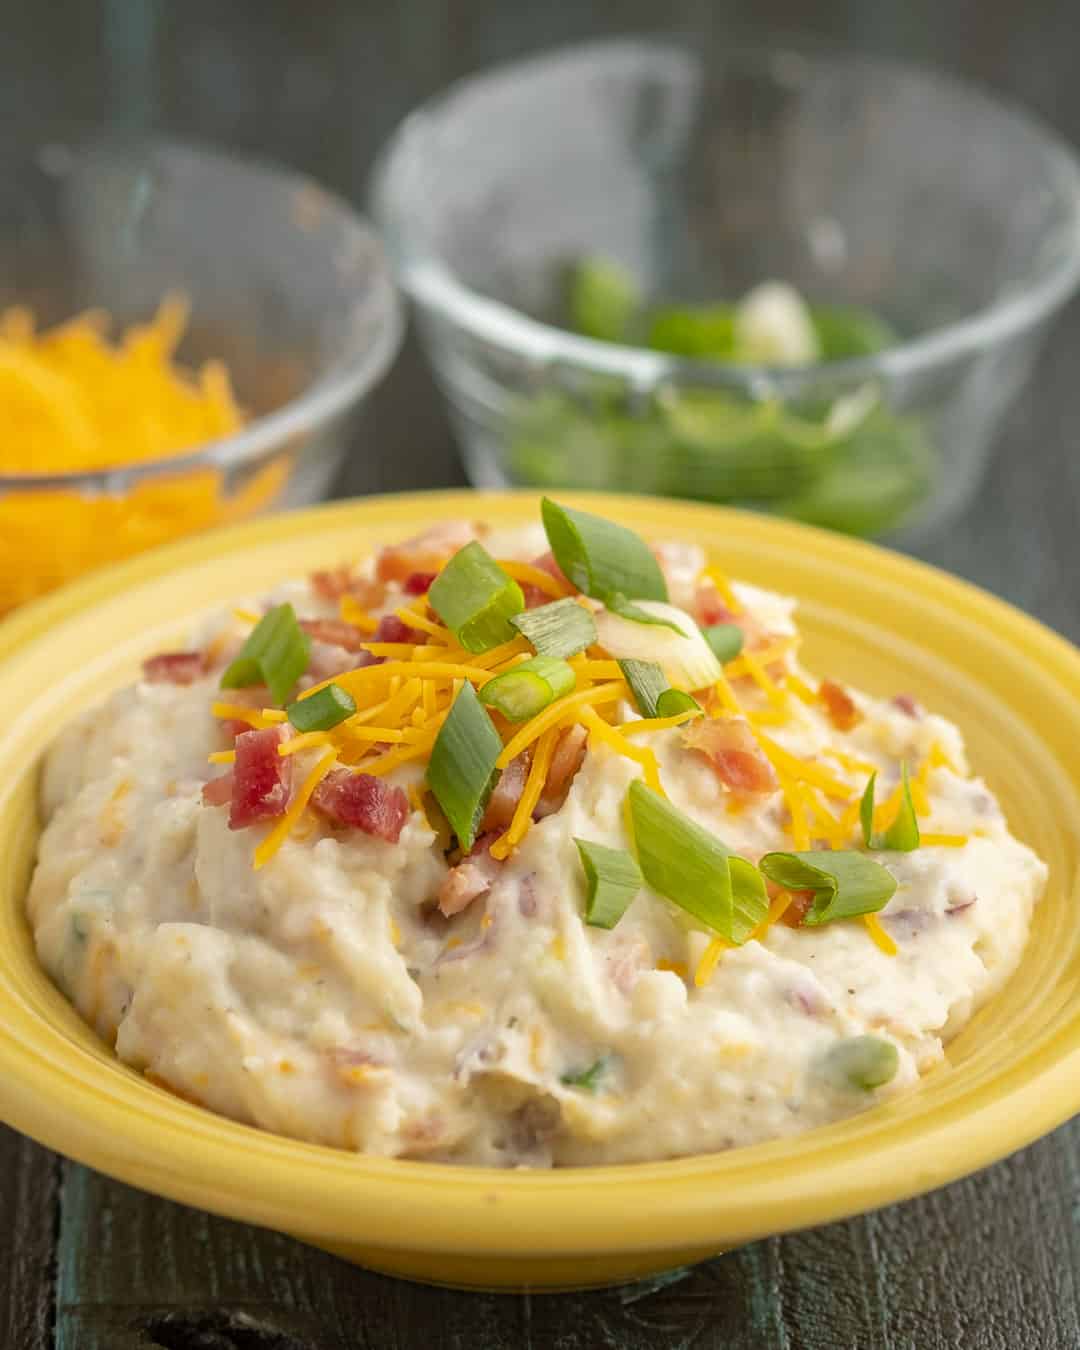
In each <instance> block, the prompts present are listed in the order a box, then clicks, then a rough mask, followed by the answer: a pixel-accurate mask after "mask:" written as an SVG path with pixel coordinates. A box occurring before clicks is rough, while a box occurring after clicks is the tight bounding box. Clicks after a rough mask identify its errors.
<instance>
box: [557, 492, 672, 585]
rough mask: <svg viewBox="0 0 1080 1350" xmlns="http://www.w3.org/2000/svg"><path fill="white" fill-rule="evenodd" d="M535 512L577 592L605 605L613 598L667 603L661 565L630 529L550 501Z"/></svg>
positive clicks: (665, 583)
mask: <svg viewBox="0 0 1080 1350" xmlns="http://www.w3.org/2000/svg"><path fill="white" fill-rule="evenodd" d="M540 510H541V515H542V516H543V520H544V530H545V531H546V533H547V537H548V543H549V544H550V545H551V551H552V553H554V555H555V561H556V562H557V563H558V564H559V566H560V567H561V568H562V571H563V574H564V575H565V576H566V577H568V578H569V579H570V581H571V582H572V583H573V584H574V585H575V586H576V587H577V588H578V590H579V591H584V593H585V594H586V595H591V596H593V597H594V598H595V599H597V600H602V601H603V602H604V603H605V604H607V602H608V600H609V598H610V597H612V596H615V595H619V596H628V597H629V598H630V599H631V600H666V599H667V582H665V580H664V574H663V572H661V570H660V564H659V563H658V562H657V561H656V559H655V558H654V557H653V555H652V552H651V550H650V549H649V546H648V544H646V542H645V540H644V539H642V538H641V537H640V535H636V534H635V533H634V532H633V530H628V529H626V527H625V526H623V525H616V524H615V523H614V521H610V520H604V519H603V517H602V516H594V515H591V514H590V513H589V512H588V511H573V510H571V509H570V507H568V506H559V505H558V504H557V503H556V502H553V501H552V500H551V499H550V498H549V497H545V498H544V499H543V502H542V503H541V507H540Z"/></svg>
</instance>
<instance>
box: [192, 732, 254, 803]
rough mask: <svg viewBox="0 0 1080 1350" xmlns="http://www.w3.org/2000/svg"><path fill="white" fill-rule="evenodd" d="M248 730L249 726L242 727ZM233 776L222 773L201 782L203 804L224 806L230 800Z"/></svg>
mask: <svg viewBox="0 0 1080 1350" xmlns="http://www.w3.org/2000/svg"><path fill="white" fill-rule="evenodd" d="M244 730H245V731H249V730H250V728H249V727H244ZM232 790H233V776H232V773H231V772H230V773H223V774H222V775H221V777H220V778H211V779H210V781H209V783H204V784H203V790H202V799H203V806H224V805H226V803H227V802H230V801H232Z"/></svg>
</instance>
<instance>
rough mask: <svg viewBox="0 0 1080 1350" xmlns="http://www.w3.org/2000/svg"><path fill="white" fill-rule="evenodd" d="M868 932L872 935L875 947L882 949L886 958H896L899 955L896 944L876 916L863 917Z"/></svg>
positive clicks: (867, 915)
mask: <svg viewBox="0 0 1080 1350" xmlns="http://www.w3.org/2000/svg"><path fill="white" fill-rule="evenodd" d="M862 918H863V924H864V926H865V928H866V931H867V932H868V933H869V934H870V937H871V939H872V940H873V942H874V944H875V946H877V947H880V948H881V950H882V951H883V952H884V953H885V955H886V956H895V955H896V953H897V950H898V948H897V946H896V943H895V942H894V941H893V940H892V938H891V937H890V936H889V934H888V933H886V931H885V929H884V928H882V926H881V922H880V920H879V919H878V916H877V915H876V914H864V915H863V916H862Z"/></svg>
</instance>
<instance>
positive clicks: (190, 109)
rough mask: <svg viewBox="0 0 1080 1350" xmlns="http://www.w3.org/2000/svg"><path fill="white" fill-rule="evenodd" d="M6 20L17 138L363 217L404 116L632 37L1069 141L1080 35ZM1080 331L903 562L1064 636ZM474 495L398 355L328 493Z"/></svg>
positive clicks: (954, 13) (424, 12)
mask: <svg viewBox="0 0 1080 1350" xmlns="http://www.w3.org/2000/svg"><path fill="white" fill-rule="evenodd" d="M5 10H6V12H5V14H4V22H3V27H4V42H3V48H2V50H0V73H2V76H3V78H2V79H0V116H2V118H3V125H4V126H5V128H7V133H8V135H9V137H15V136H17V135H19V134H20V132H21V131H22V129H24V128H39V127H46V126H50V125H52V124H54V123H56V122H58V121H59V122H66V121H68V120H75V121H79V122H88V123H91V124H96V123H102V122H104V123H107V124H110V125H113V126H116V127H120V128H123V129H125V130H131V131H150V132H164V133H166V134H169V135H175V136H178V137H180V138H183V139H190V140H192V141H195V142H198V143H203V144H206V145H210V146H216V147H225V148H229V149H232V150H235V151H239V152H242V153H245V154H251V155H255V156H259V157H265V158H269V159H271V160H275V161H277V162H279V163H281V164H284V165H288V166H293V167H294V168H296V169H298V170H301V171H303V172H304V173H306V174H310V175H311V176H312V177H313V178H314V179H316V180H317V181H318V182H320V183H321V184H323V185H324V186H325V187H327V188H329V189H330V190H331V191H334V192H336V193H339V194H341V196H343V197H344V198H345V199H346V200H348V201H350V202H352V203H353V204H356V205H361V206H362V205H363V204H364V202H365V198H366V194H367V189H368V185H369V176H370V172H371V169H372V165H373V162H374V159H375V156H376V153H377V151H378V150H379V149H380V148H381V147H382V146H383V145H384V144H385V142H386V141H387V139H388V137H389V136H390V135H391V133H392V132H393V131H394V129H395V128H396V127H397V125H398V124H399V123H400V121H401V119H402V118H403V117H404V116H405V115H406V113H408V112H409V111H410V110H411V109H413V108H415V107H416V106H417V105H418V104H419V103H421V102H422V101H423V100H425V99H426V98H428V97H430V96H431V95H432V94H434V93H436V92H438V91H440V90H442V89H443V88H445V87H446V86H447V85H448V84H449V83H450V82H451V81H453V80H455V79H458V78H460V77H462V76H465V75H469V74H471V73H474V72H477V71H480V70H482V69H484V68H485V67H488V66H490V65H492V64H494V63H498V62H504V61H507V60H511V59H515V58H519V57H522V56H525V55H529V54H533V53H536V52H539V51H542V50H544V49H546V48H550V47H552V46H557V45H565V44H569V43H575V42H580V41H584V40H589V39H595V38H599V37H605V36H612V35H617V34H625V33H633V34H648V33H651V32H659V33H665V34H672V33H674V34H680V35H684V36H687V37H690V38H692V40H693V41H694V43H695V44H696V45H697V46H699V47H700V48H701V50H702V51H703V53H704V54H705V56H706V58H708V56H709V54H710V52H711V53H714V54H716V55H718V56H719V55H720V54H722V53H723V52H724V51H725V50H726V49H727V48H728V47H730V46H731V44H732V43H733V42H735V41H746V40H749V41H752V42H753V43H770V42H774V41H775V42H778V43H783V42H784V41H794V42H795V43H796V44H801V45H805V44H808V43H809V44H813V43H815V42H826V43H829V44H835V45H837V46H839V47H841V48H852V49H856V50H861V51H865V52H869V53H873V54H877V55H881V56H886V57H893V58H899V59H902V60H905V61H910V62H914V63H918V64H922V65H926V66H930V67H933V68H938V69H940V70H943V71H946V72H951V73H954V74H957V75H960V76H965V77H968V78H971V79H974V80H976V81H978V82H979V83H980V84H981V85H982V86H983V87H984V88H986V89H987V90H988V91H989V92H991V93H996V94H1000V95H1004V96H1006V97H1008V98H1010V99H1016V100H1019V101H1020V102H1022V103H1023V104H1024V105H1026V106H1027V107H1028V108H1029V109H1030V110H1032V111H1033V112H1035V113H1037V114H1040V115H1041V116H1042V117H1043V118H1044V119H1045V120H1046V121H1047V123H1048V124H1049V125H1050V126H1051V127H1053V128H1055V129H1056V130H1057V131H1058V132H1059V133H1061V134H1062V135H1063V136H1064V137H1065V138H1066V139H1067V140H1069V141H1072V142H1078V141H1080V96H1078V95H1077V91H1076V80H1075V70H1074V57H1073V49H1072V38H1073V32H1074V17H1075V16H1074V10H1073V7H1072V5H1070V4H1069V3H1066V0H1061V2H1060V3H1052V2H1051V0H1047V2H1046V3H1043V4H1041V5H1040V4H1029V5H1025V6H1020V5H1018V4H1013V3H1009V2H1008V0H993V2H992V3H988V2H987V0H982V2H981V3H977V2H976V0H957V2H956V3H951V4H947V5H942V4H940V3H936V2H935V0H907V2H906V3H903V4H898V3H890V0H850V2H849V3H819V4H815V5H812V6H810V5H806V4H803V3H801V0H764V2H762V0H758V2H757V3H755V4H753V5H750V4H746V3H741V4H740V3H715V2H713V0H669V3H667V4H665V5H664V6H662V7H660V6H657V5H655V4H647V3H644V2H643V0H604V3H582V0H572V2H571V0H547V3H544V4H542V5H540V4H525V3H522V4H509V3H505V2H504V3H499V2H498V0H453V2H451V3H435V2H434V0H397V3H357V2H355V0H354V2H352V3H349V2H348V0H341V3H329V2H324V3H318V4H311V5H304V6H298V5H296V4H291V3H288V2H287V0H234V2H233V3H230V4H220V3H213V0H187V3H185V4H184V5H169V4H166V3H164V0H58V2H55V3H52V4H50V5H48V6H38V7H34V6H29V5H17V6H13V5H9V6H6V7H5ZM1005 205H1008V204H1007V203H1003V206H1005ZM1012 205H1013V206H1015V205H1016V203H1015V202H1014V203H1012ZM1075 327H1076V318H1075V313H1074V310H1073V309H1068V310H1066V311H1065V317H1064V318H1059V319H1058V320H1057V321H1056V326H1055V328H1054V329H1053V336H1052V338H1051V340H1050V342H1049V343H1048V344H1047V345H1046V346H1045V347H1044V349H1043V353H1042V356H1041V358H1040V361H1039V363H1038V366H1037V368H1036V370H1035V373H1034V377H1033V379H1032V380H1031V382H1030V383H1029V384H1028V385H1027V387H1026V389H1025V390H1024V392H1023V394H1022V395H1021V397H1020V399H1019V401H1018V402H1017V403H1016V404H1015V405H1014V406H1013V408H1012V410H1011V411H1010V413H1009V415H1008V418H1007V420H1006V422H1005V425H1004V428H1003V430H1002V432H1001V434H1000V435H999V436H998V437H997V440H996V455H995V458H994V461H993V467H992V471H991V473H990V475H989V477H988V478H987V479H986V480H985V482H984V484H983V487H982V489H981V491H980V493H979V496H978V497H977V498H976V500H975V502H974V504H973V505H972V506H971V507H969V508H968V509H967V512H966V514H965V515H964V516H963V518H962V525H961V526H959V527H957V526H956V525H955V524H954V525H952V526H949V527H944V528H942V529H940V530H938V531H936V532H931V533H930V534H929V535H926V536H921V537H919V538H918V539H915V540H914V541H911V542H910V543H908V544H907V546H908V547H910V548H912V549H913V550H914V551H917V552H919V553H921V554H922V555H923V556H926V557H928V558H930V559H932V560H934V561H937V562H940V563H942V564H943V565H945V566H948V567H950V568H952V569H953V570H956V571H959V572H961V573H963V574H966V575H969V576H973V577H975V578H976V579H978V580H979V581H981V582H982V583H983V584H984V585H988V586H989V587H991V588H992V589H994V590H996V591H998V592H999V593H1002V594H1004V595H1006V596H1008V597H1009V598H1012V599H1014V600H1017V601H1019V602H1020V603H1022V604H1024V605H1025V606H1026V607H1027V608H1029V609H1033V610H1035V611H1036V612H1038V613H1041V614H1042V615H1043V616H1044V617H1047V618H1049V619H1050V620H1051V622H1056V623H1057V624H1058V626H1059V627H1068V626H1069V625H1068V623H1067V622H1065V621H1064V619H1063V613H1064V611H1063V610H1062V597H1061V593H1060V584H1059V577H1058V575H1057V571H1058V566H1057V564H1056V563H1053V562H1051V561H1048V555H1046V554H1045V553H1040V551H1039V548H1038V546H1037V544H1038V541H1037V540H1035V539H1033V538H1032V535H1031V520H1032V516H1033V514H1034V515H1035V516H1037V517H1038V518H1039V519H1040V521H1041V522H1043V523H1044V524H1045V526H1046V528H1047V529H1051V530H1053V529H1055V528H1057V526H1058V525H1059V524H1060V526H1061V528H1062V530H1065V529H1067V528H1069V527H1068V526H1067V521H1068V520H1071V514H1072V503H1073V502H1074V501H1075V500H1076V493H1077V488H1078V486H1080V469H1078V468H1077V467H1076V466H1075V464H1074V459H1075V457H1074V456H1073V455H1072V451H1071V433H1070V427H1071V425H1072V424H1073V422H1074V421H1075V413H1076V411H1077V407H1076V403H1077V399H1078V398H1080V395H1077V394H1076V393H1075V391H1074V386H1075V383H1076V382H1075V380H1074V379H1073V378H1072V375H1071V362H1070V361H1069V359H1068V355H1067V350H1068V349H1069V348H1071V346H1072V343H1071V341H1070V339H1069V335H1070V334H1071V333H1072V332H1073V330H1074V329H1075ZM464 481H465V478H464V473H463V470H462V467H461V461H460V457H459V453H458V451H457V449H456V448H455V444H454V441H453V438H452V434H451V429H450V424H449V421H448V418H447V414H446V411H445V405H444V403H443V401H442V400H441V399H440V398H439V397H438V396H437V395H436V394H435V391H434V387H433V385H432V382H431V377H430V374H429V371H428V368H427V365H426V362H425V358H424V356H423V355H422V353H421V351H420V347H419V344H418V342H417V339H416V337H415V334H413V333H410V336H409V338H408V339H407V341H406V344H405V347H404V350H403V352H402V354H401V356H400V357H399V359H398V361H397V363H396V364H395V365H394V367H393V369H392V371H391V373H390V375H389V376H388V377H387V378H386V379H385V380H384V381H383V382H382V384H381V385H380V386H379V387H378V389H377V390H376V392H375V394H374V397H373V399H372V401H371V404H370V408H369V413H368V416H367V418H366V420H365V422H364V424H363V427H362V432H361V433H358V438H357V439H356V440H355V441H354V443H353V453H352V454H351V455H350V457H349V460H348V463H347V466H346V468H345V470H344V473H343V474H342V476H341V477H340V478H339V479H338V481H337V483H336V491H337V492H338V493H339V494H340V493H366V492H374V491H390V490H401V489H408V488H416V487H439V486H448V485H454V484H459V483H462V482H464ZM1047 483H1051V484H1053V485H1054V487H1053V490H1051V491H1047V489H1046V484H1047ZM1036 498H1037V499H1038V500H1037V504H1036ZM1021 520H1022V521H1023V522H1024V524H1023V527H1022V528H1021V527H1020V525H1019V523H1018V522H1020V521H1021ZM988 540H992V541H993V544H992V546H989V544H988Z"/></svg>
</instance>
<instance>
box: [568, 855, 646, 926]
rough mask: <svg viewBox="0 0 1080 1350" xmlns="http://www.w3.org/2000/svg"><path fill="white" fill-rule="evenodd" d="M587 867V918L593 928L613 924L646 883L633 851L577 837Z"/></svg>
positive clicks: (583, 865) (582, 863)
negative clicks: (609, 846)
mask: <svg viewBox="0 0 1080 1350" xmlns="http://www.w3.org/2000/svg"><path fill="white" fill-rule="evenodd" d="M574 843H575V844H577V850H578V853H580V854H581V866H582V867H583V868H584V869H585V883H586V886H587V891H586V896H585V922H586V923H587V924H591V926H592V927H593V928H614V927H615V925H616V924H617V923H618V922H619V920H620V919H621V918H622V916H623V915H624V914H625V913H626V911H627V908H628V907H629V905H630V902H631V900H633V898H634V896H635V895H637V893H638V891H640V890H641V888H642V886H643V885H644V884H645V883H644V881H643V879H642V876H641V869H640V868H639V867H638V865H637V863H636V862H635V861H634V858H633V855H632V854H630V853H627V851H626V850H625V849H622V848H605V846H604V845H603V844H594V843H592V842H591V841H590V840H588V839H575V840H574Z"/></svg>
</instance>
